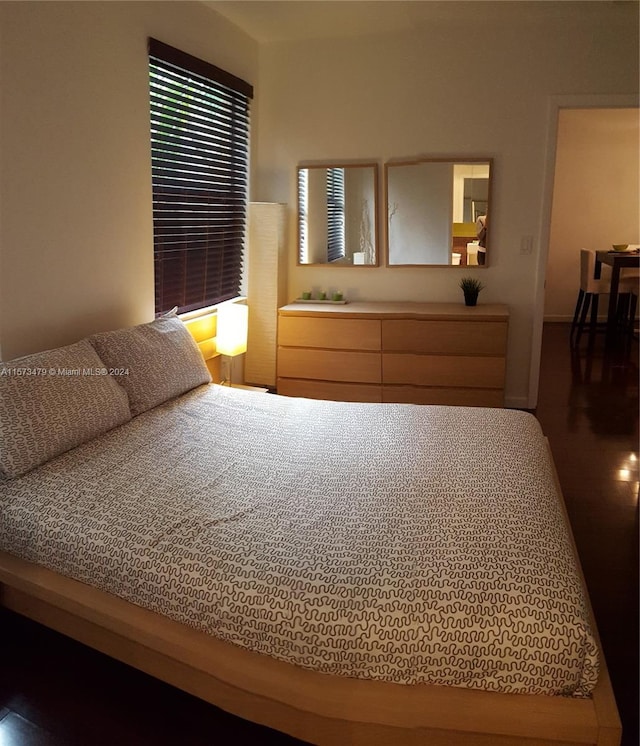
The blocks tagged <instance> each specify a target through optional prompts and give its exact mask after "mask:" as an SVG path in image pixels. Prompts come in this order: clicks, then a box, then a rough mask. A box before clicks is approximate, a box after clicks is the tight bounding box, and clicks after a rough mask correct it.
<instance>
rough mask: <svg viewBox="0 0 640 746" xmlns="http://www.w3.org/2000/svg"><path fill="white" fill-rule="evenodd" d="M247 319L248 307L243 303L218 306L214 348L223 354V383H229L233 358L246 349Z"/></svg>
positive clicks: (231, 375)
mask: <svg viewBox="0 0 640 746" xmlns="http://www.w3.org/2000/svg"><path fill="white" fill-rule="evenodd" d="M248 319H249V308H248V307H247V306H245V305H241V304H239V303H226V304H224V305H221V306H219V308H218V320H217V331H216V349H217V351H218V352H219V353H220V354H221V355H222V356H223V358H222V363H223V365H222V366H221V367H222V370H221V373H222V381H221V383H222V384H223V385H227V386H230V385H231V381H232V379H233V368H232V365H233V358H234V357H236V355H242V353H244V352H246V351H247V325H248Z"/></svg>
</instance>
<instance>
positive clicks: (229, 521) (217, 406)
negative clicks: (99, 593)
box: [0, 386, 598, 696]
mask: <svg viewBox="0 0 640 746" xmlns="http://www.w3.org/2000/svg"><path fill="white" fill-rule="evenodd" d="M0 548H2V549H4V550H6V551H8V552H11V553H13V554H15V555H17V556H19V557H22V558H24V559H26V560H29V561H32V562H35V563H38V564H41V565H45V566H47V567H49V568H51V569H53V570H55V571H56V572H59V573H61V574H63V575H66V576H69V577H72V578H75V579H77V580H80V581H83V582H85V583H90V584H91V585H95V586H97V587H99V588H101V589H103V590H105V591H108V592H109V593H112V594H115V595H116V596H120V597H121V598H124V599H126V600H128V601H131V602H133V603H135V604H139V605H140V606H144V607H146V608H148V609H152V610H153V611H157V612H160V613H162V614H165V615H167V616H169V617H171V618H173V619H176V620H178V621H180V622H183V623H186V624H188V625H192V626H193V627H196V628H199V629H202V630H205V631H207V632H209V633H211V634H212V635H215V636H216V637H218V638H221V639H222V640H226V641H228V642H230V643H233V644H236V645H239V646H242V647H245V648H250V649H252V650H255V651H258V652H260V653H263V654H266V655H269V656H273V657H274V658H277V659H280V660H283V661H287V662H290V663H294V664H297V665H299V666H303V667H305V668H310V669H314V670H317V671H321V672H325V673H331V674H338V675H343V676H350V677H358V678H367V679H384V680H390V681H394V682H398V683H404V684H413V683H418V682H426V683H433V684H443V685H452V686H461V687H472V688H482V689H487V690H494V691H502V692H528V693H536V694H565V695H573V696H586V695H588V693H589V692H590V691H591V690H592V688H593V686H594V684H595V682H596V679H597V674H598V660H597V649H596V644H595V642H594V639H593V636H592V633H591V631H590V628H589V623H588V615H587V612H586V610H585V600H584V597H583V594H582V589H581V583H580V580H579V576H578V573H577V570H576V567H575V563H574V560H573V555H572V550H571V545H570V540H569V538H568V535H567V532H566V529H565V525H564V522H563V518H562V513H561V508H560V506H559V503H558V497H557V495H556V489H555V486H554V479H553V473H552V468H551V465H550V462H549V458H548V454H547V449H546V443H545V441H544V438H543V436H542V433H541V431H540V427H539V425H538V423H537V421H536V419H535V418H534V417H533V416H532V415H529V414H526V413H523V412H515V411H508V410H501V409H480V408H468V409H466V408H465V409H463V408H456V407H437V406H433V407H427V406H414V405H410V404H384V405H380V404H350V403H337V402H327V401H313V400H306V399H295V398H287V397H280V396H275V395H260V394H256V393H252V392H247V391H243V390H237V389H229V388H222V387H220V386H203V387H200V388H198V389H196V390H195V391H192V392H190V393H189V394H186V395H185V396H182V397H180V398H179V399H177V400H173V401H171V402H169V403H167V404H165V405H162V406H160V407H157V408H156V409H153V410H151V411H149V412H146V413H144V414H142V415H139V416H138V417H136V418H134V420H132V421H131V422H129V423H127V424H125V425H123V426H122V427H118V428H116V429H115V430H112V431H111V432H109V433H107V434H106V435H105V436H102V437H100V438H98V439H97V440H95V441H92V442H91V443H88V444H86V445H83V446H80V447H78V448H76V449H74V450H73V451H70V452H68V453H66V454H64V455H62V456H60V457H58V458H56V459H54V460H53V461H50V462H49V463H47V464H45V465H44V466H42V467H40V468H38V469H37V470H35V471H32V472H30V473H28V474H26V475H25V476H23V477H21V478H19V479H15V480H13V481H8V482H4V483H2V484H0Z"/></svg>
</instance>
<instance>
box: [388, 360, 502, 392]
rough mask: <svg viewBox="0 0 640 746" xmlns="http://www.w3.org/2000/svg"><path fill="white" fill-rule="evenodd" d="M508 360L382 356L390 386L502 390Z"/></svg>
mask: <svg viewBox="0 0 640 746" xmlns="http://www.w3.org/2000/svg"><path fill="white" fill-rule="evenodd" d="M504 373H505V360H504V358H502V357H480V356H478V357H466V356H464V355H457V356H448V355H411V354H401V353H393V352H388V353H384V354H383V355H382V381H383V383H384V384H385V385H388V384H398V383H399V384H410V385H413V386H444V387H458V386H463V387H468V388H489V389H501V388H503V387H504Z"/></svg>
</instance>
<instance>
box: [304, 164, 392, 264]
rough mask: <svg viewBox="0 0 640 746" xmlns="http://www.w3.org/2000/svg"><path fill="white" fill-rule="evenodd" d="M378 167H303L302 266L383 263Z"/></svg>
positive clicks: (372, 165) (338, 165)
mask: <svg viewBox="0 0 640 746" xmlns="http://www.w3.org/2000/svg"><path fill="white" fill-rule="evenodd" d="M377 214H378V165H377V164H376V163H363V164H355V165H354V164H348V165H346V164H339V163H338V164H329V165H326V164H325V165H321V166H302V167H299V168H298V263H299V264H331V265H334V266H343V267H352V266H354V265H365V266H366V265H368V266H375V265H377V263H378V241H377Z"/></svg>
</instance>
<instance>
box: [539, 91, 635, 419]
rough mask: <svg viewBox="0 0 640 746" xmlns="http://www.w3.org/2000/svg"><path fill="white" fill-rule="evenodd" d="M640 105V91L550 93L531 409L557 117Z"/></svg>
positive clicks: (548, 232) (545, 270)
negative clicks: (576, 111) (568, 111)
mask: <svg viewBox="0 0 640 746" xmlns="http://www.w3.org/2000/svg"><path fill="white" fill-rule="evenodd" d="M639 106H640V96H639V95H638V94H588V93H587V94H577V95H559V96H550V97H549V101H548V107H547V144H546V152H545V169H544V189H543V200H542V210H541V214H540V231H539V235H540V242H539V246H540V251H539V252H538V261H537V265H536V273H535V287H534V311H533V329H532V340H531V367H530V370H529V394H528V405H527V406H528V408H529V409H535V407H536V405H537V403H538V389H539V384H540V357H541V353H542V329H543V325H544V283H545V277H546V274H547V263H548V261H549V239H550V234H551V209H552V206H553V184H554V178H555V170H556V154H557V147H558V119H559V114H560V110H561V109H634V108H638V107H639Z"/></svg>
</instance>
